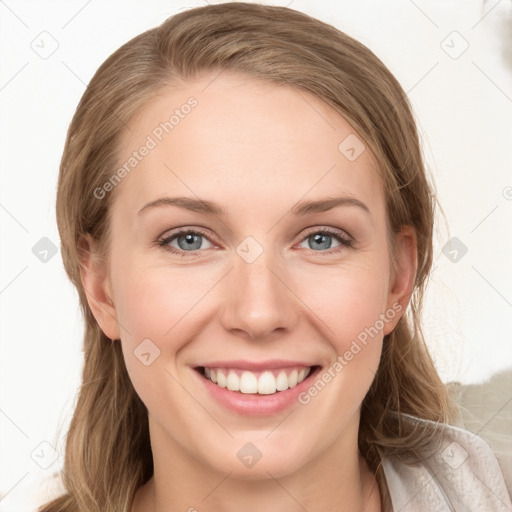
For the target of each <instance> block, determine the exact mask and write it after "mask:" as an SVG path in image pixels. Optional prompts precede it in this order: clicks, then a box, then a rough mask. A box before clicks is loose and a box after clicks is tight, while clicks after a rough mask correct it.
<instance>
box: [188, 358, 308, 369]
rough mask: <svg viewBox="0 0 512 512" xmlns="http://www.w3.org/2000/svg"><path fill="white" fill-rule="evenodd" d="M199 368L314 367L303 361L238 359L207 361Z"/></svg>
mask: <svg viewBox="0 0 512 512" xmlns="http://www.w3.org/2000/svg"><path fill="white" fill-rule="evenodd" d="M201 366H202V367H206V368H237V369H240V370H249V371H251V370H252V371H262V370H272V369H275V368H291V367H293V368H297V367H299V368H301V367H304V368H309V367H311V366H315V365H314V364H311V363H305V362H303V361H289V360H284V359H269V360H267V361H247V360H242V359H238V360H231V361H209V362H207V363H203V364H200V365H196V368H197V367H201Z"/></svg>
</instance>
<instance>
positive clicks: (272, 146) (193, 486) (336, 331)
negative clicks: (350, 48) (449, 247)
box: [82, 73, 416, 512]
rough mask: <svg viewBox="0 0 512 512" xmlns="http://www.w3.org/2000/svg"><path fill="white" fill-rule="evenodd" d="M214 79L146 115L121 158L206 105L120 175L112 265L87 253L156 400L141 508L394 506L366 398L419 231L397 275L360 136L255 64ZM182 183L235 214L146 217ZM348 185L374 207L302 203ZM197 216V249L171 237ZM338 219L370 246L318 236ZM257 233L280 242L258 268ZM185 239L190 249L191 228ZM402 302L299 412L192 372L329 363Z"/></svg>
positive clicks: (183, 192) (135, 370) (111, 315)
mask: <svg viewBox="0 0 512 512" xmlns="http://www.w3.org/2000/svg"><path fill="white" fill-rule="evenodd" d="M214 78H215V75H206V76H203V77H202V78H197V79H196V80H195V81H189V82H187V83H184V84H182V85H180V86H179V87H174V88H169V89H166V90H165V91H164V92H163V93H162V94H160V95H159V96H158V97H157V98H156V99H154V100H152V101H151V102H150V103H149V104H147V105H146V106H145V107H144V108H143V109H142V110H141V111H140V112H139V114H138V115H137V116H136V117H135V118H134V119H132V120H131V122H130V131H127V132H126V133H124V135H123V138H122V144H121V151H120V161H124V160H125V159H126V158H124V157H125V156H126V157H128V156H129V155H130V154H131V152H132V151H133V150H135V149H137V148H139V147H140V146H141V144H143V143H144V141H145V140H146V138H147V136H148V134H151V132H152V130H154V128H155V127H156V126H157V125H158V124H159V123H160V122H162V121H163V120H165V119H167V118H168V117H169V114H168V113H169V112H172V111H173V110H174V109H175V108H177V107H179V106H180V105H182V104H183V103H185V102H186V100H187V99H188V98H189V97H190V96H194V97H195V98H197V100H198V105H197V107H196V108H195V109H193V110H192V112H191V113H190V114H189V115H188V116H186V117H185V118H184V119H182V120H181V121H180V124H179V125H178V126H177V127H176V128H175V129H174V130H173V131H172V132H171V133H170V134H169V135H167V136H166V137H165V138H164V140H163V141H162V142H161V143H160V144H158V146H157V147H156V148H155V149H153V150H152V151H151V152H150V153H149V155H148V156H146V157H145V158H144V159H143V160H142V161H141V162H140V163H139V164H138V166H137V168H136V170H134V171H132V172H131V173H130V174H129V175H128V176H127V177H126V178H124V180H123V181H122V183H120V184H119V185H118V186H117V188H116V190H115V201H114V203H113V207H112V211H111V222H112V239H111V245H110V247H109V259H108V262H107V263H105V262H102V261H101V260H100V259H99V258H97V257H96V256H95V251H96V248H95V246H94V243H93V241H92V240H90V239H89V243H90V246H89V249H90V254H89V256H88V257H87V258H86V259H85V260H84V267H83V273H82V281H83V284H84V287H85V289H86V290H87V294H88V299H89V305H90V307H91V309H92V311H93V313H94V315H95V317H96V319H97V321H98V323H99V325H100V326H101V328H102V330H103V332H104V333H105V334H106V335H107V336H108V337H109V338H111V339H112V340H119V339H120V340H121V341H120V342H121V343H122V347H123V353H124V357H125V361H126V366H127V368H128V371H129V375H130V378H131V380H132V382H133V385H134V387H135V389H136V391H137V393H138V394H139V396H140V397H141V399H142V401H143V402H144V404H145V405H146V406H147V408H148V413H149V425H150V435H151V445H152V452H153V457H154V462H155V472H154V476H153V477H152V478H151V479H150V480H149V482H148V483H147V484H146V485H145V486H143V487H142V488H141V489H139V491H138V493H137V495H136V498H135V500H134V502H133V507H132V512H142V511H144V512H150V511H151V510H158V511H163V510H166V511H171V510H183V511H184V510H189V509H191V507H195V508H196V509H197V510H200V511H206V510H208V511H223V512H234V511H238V510H251V511H256V512H259V511H262V512H263V511H267V510H269V508H268V506H269V505H268V504H269V503H272V508H271V510H272V511H275V512H281V511H282V512H284V511H286V512H290V511H295V510H297V511H298V510H303V509H306V510H308V511H309V512H315V511H322V512H326V511H336V512H340V511H354V512H355V511H359V510H362V509H364V510H365V511H370V512H373V511H379V510H381V505H380V497H379V493H378V489H377V487H376V486H375V479H374V476H373V474H372V473H371V471H370V470H369V469H368V467H367V465H366V463H365V461H364V459H363V458H362V457H361V456H360V454H359V452H358V448H357V434H358V426H359V415H360V406H361V402H362V400H363V398H364V396H365V394H366V392H367V390H368V388H369V386H370V384H371V382H372V380H373V378H374V375H375V372H376V370H377V367H378V364H379V358H380V354H381V349H382V341H383V336H384V335H386V334H388V333H389V332H391V330H392V329H393V328H394V327H395V325H396V323H397V322H398V320H399V318H400V316H401V314H402V313H403V311H404V310H405V308H406V306H407V304H408V301H409V298H410V295H411V290H412V286H413V281H414V275H415V271H416V241H415V235H414V232H413V230H412V229H410V228H407V227H404V229H403V230H402V232H401V233H400V234H398V235H397V238H396V243H397V250H398V260H397V262H396V264H397V270H396V272H394V271H393V270H392V265H391V260H390V247H389V245H388V244H389V241H388V236H387V226H386V209H385V198H386V196H385V192H384V188H383V185H382V183H381V180H380V178H379V176H378V174H377V171H376V164H375V162H374V159H373V157H372V155H371V153H370V151H369V150H368V149H366V151H364V152H363V153H362V154H361V155H360V156H359V157H358V158H357V159H356V160H355V161H349V160H348V159H347V158H346V157H345V156H344V155H343V154H342V153H341V152H340V151H339V150H338V145H339V144H340V142H341V141H342V140H343V139H345V137H347V136H348V135H349V134H354V133H355V131H354V129H353V128H352V127H351V126H350V125H349V124H348V122H347V121H346V120H345V119H344V118H343V117H342V116H340V115H339V114H338V113H336V112H335V111H334V110H332V109H331V108H330V107H329V106H328V105H326V104H324V103H323V102H322V101H321V100H319V99H318V98H316V97H315V96H313V95H311V94H309V93H306V92H304V91H299V90H297V89H293V88H290V87H285V86H281V85H275V84H269V83H262V82H258V81H255V80H254V79H252V78H249V77H245V76H243V75H236V74H229V73H222V74H221V75H220V76H217V77H216V78H215V79H214ZM212 80H213V81H212ZM208 84H209V85H208ZM178 195H179V196H188V197H194V198H197V197H199V198H201V199H204V200H211V201H215V202H217V203H219V204H220V205H221V206H222V207H223V208H225V209H226V211H227V216H226V217H225V218H220V217H219V216H216V215H211V214H206V213H194V212H189V211H186V210H185V209H182V208H179V207H177V206H162V207H157V208H148V209H146V211H145V212H144V213H143V214H140V215H138V213H137V212H138V211H139V210H140V209H141V208H142V207H143V206H144V205H145V204H147V203H149V202H150V201H154V200H155V199H158V198H160V197H163V196H178ZM338 196H344V197H351V198H356V199H358V200H359V201H362V202H363V203H364V204H365V205H366V206H367V208H368V210H369V211H368V212H367V211H365V210H364V209H363V208H361V207H357V206H342V207H338V208H334V209H332V210H329V211H326V212H320V213H310V214H307V215H305V216H301V217H296V216H293V215H291V214H290V213H289V211H290V209H291V208H292V207H293V206H294V205H295V204H296V203H297V202H298V201H300V200H315V199H321V198H326V197H338ZM181 226H186V227H187V228H190V229H191V230H194V228H203V230H204V231H206V233H207V235H208V238H206V237H203V238H199V241H198V245H196V246H194V247H200V248H199V249H196V250H195V251H190V250H189V252H187V251H186V250H184V249H181V252H182V253H185V256H184V257H182V256H180V255H178V254H173V253H170V252H168V251H166V250H165V249H164V248H163V247H158V246H157V245H156V244H155V241H157V240H158V239H159V238H163V237H164V236H163V235H165V236H166V237H167V236H169V235H170V234H172V230H173V229H174V230H175V228H177V227H181ZM308 228H309V229H308ZM322 228H331V229H334V230H338V231H339V232H340V234H341V235H342V236H347V234H348V235H350V237H351V238H352V239H353V240H354V242H353V246H352V247H346V246H344V245H342V244H340V242H338V241H337V239H336V238H335V237H332V238H327V241H326V243H327V245H325V244H324V245H322V243H321V242H320V245H319V243H318V242H317V243H315V238H314V235H315V234H316V233H318V232H320V233H322ZM248 236H252V237H253V238H254V239H255V240H256V241H257V242H258V244H259V245H260V246H261V248H262V249H263V253H262V254H261V255H260V256H259V257H258V258H257V259H256V260H255V261H254V262H252V263H248V262H247V261H245V260H244V259H243V258H241V257H240V256H239V255H238V254H237V252H236V249H237V247H238V246H239V244H240V243H241V242H242V241H243V240H244V239H245V238H246V237H248ZM181 240H182V245H181V247H183V246H184V242H183V238H182V239H181ZM201 240H202V244H201V245H200V246H199V243H200V241H201ZM329 242H330V244H331V245H330V247H329V245H328V244H329ZM170 244H171V245H172V247H173V248H175V249H176V250H178V251H179V250H180V246H179V245H178V240H177V239H174V241H173V242H170ZM193 252H194V253H195V255H192V256H191V255H190V254H191V253H193ZM393 304H395V305H396V304H400V306H401V308H402V309H401V313H399V314H396V315H395V317H394V319H393V320H392V321H389V322H387V323H385V325H384V327H383V329H382V330H381V331H380V332H379V334H378V335H377V336H375V337H374V338H372V339H371V342H370V343H368V344H367V346H366V347H364V349H363V350H361V351H360V352H359V353H358V354H357V355H356V356H354V358H353V359H352V360H351V361H350V362H349V363H348V364H347V365H346V366H345V367H344V368H343V370H342V371H340V372H338V373H337V375H336V377H335V378H334V379H332V381H331V382H330V383H329V384H328V385H327V386H326V387H325V389H323V390H322V391H321V392H320V393H319V394H318V395H317V396H316V397H315V398H314V399H312V400H311V402H310V403H309V404H307V405H302V404H300V403H296V404H294V405H293V406H292V407H291V408H290V409H288V410H286V411H284V412H283V413H279V414H274V415H270V416H266V417H251V416H243V415H240V414H236V413H234V412H231V411H228V410H227V409H225V408H223V407H222V406H221V405H219V404H217V403H216V402H214V401H213V400H212V398H210V396H209V394H208V393H207V392H206V390H205V389H204V386H203V385H202V384H203V383H202V382H201V381H200V380H198V378H197V375H196V374H195V373H194V372H195V371H194V370H193V369H192V368H193V366H194V365H197V364H200V363H201V362H206V361H213V360H218V359H220V358H222V359H226V360H230V359H246V360H256V361H260V360H265V359H293V360H304V361H311V364H320V365H322V366H323V367H324V369H327V368H329V367H330V366H331V365H332V363H333V362H334V361H336V358H337V356H338V355H342V354H344V353H345V352H346V350H347V349H348V348H349V347H350V345H351V343H352V341H353V340H354V339H356V337H357V335H358V334H359V333H360V332H361V331H363V330H364V329H365V328H366V327H369V326H372V325H374V324H375V322H376V320H377V319H378V318H379V315H381V314H383V313H385V312H386V311H387V310H389V309H390V308H392V306H393ZM146 338H149V339H151V340H152V342H153V343H154V344H155V345H156V346H158V348H159V349H160V356H159V357H158V358H157V359H155V360H154V361H153V362H152V364H150V365H149V366H145V365H144V364H142V363H141V362H140V361H139V360H138V359H137V358H136V357H135V356H134V354H133V351H134V350H135V349H136V347H137V346H138V345H139V344H140V343H141V341H142V340H144V339H146ZM113 343H119V341H113ZM247 442H251V443H253V444H254V445H256V446H257V447H258V449H259V450H260V452H261V453H262V457H261V459H260V460H259V461H258V462H257V463H256V464H255V465H254V466H252V467H250V468H249V467H246V466H245V465H244V464H242V463H241V462H240V460H239V459H238V458H237V456H236V454H237V452H238V451H239V450H240V448H241V447H242V446H244V445H245V444H246V443H247ZM155 500H156V501H155Z"/></svg>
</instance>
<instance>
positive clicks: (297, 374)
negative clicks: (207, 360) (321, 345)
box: [204, 368, 311, 395]
mask: <svg viewBox="0 0 512 512" xmlns="http://www.w3.org/2000/svg"><path fill="white" fill-rule="evenodd" d="M310 371H311V368H301V369H300V370H298V369H297V368H294V369H293V370H291V371H289V373H287V372H286V371H285V370H281V371H279V373H278V374H277V377H276V376H274V372H272V371H270V370H266V371H264V372H262V373H260V374H259V376H257V375H256V374H254V373H253V372H250V371H247V370H245V371H241V370H240V371H238V372H237V371H235V370H225V369H223V368H217V369H212V368H205V369H204V375H205V377H206V378H207V379H209V380H211V381H212V382H214V383H216V384H217V385H218V386H220V387H221V388H227V389H229V390H230V391H240V392H241V393H245V394H248V393H253V394H254V393H257V394H260V395H273V394H274V393H276V392H277V391H286V390H287V389H289V388H294V387H295V386H296V385H297V384H299V383H301V382H302V381H303V380H304V379H305V378H306V377H307V376H308V375H309V372H310ZM240 372H241V375H240V376H239V373H240Z"/></svg>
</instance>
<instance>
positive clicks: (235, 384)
mask: <svg viewBox="0 0 512 512" xmlns="http://www.w3.org/2000/svg"><path fill="white" fill-rule="evenodd" d="M226 387H227V388H228V389H229V390H230V391H239V390H240V377H239V376H238V375H237V374H236V372H229V374H228V381H227V386H226Z"/></svg>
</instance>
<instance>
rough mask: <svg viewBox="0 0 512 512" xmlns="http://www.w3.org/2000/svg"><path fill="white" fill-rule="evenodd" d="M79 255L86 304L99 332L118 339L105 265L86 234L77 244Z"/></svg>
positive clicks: (117, 326) (92, 240) (115, 315)
mask: <svg viewBox="0 0 512 512" xmlns="http://www.w3.org/2000/svg"><path fill="white" fill-rule="evenodd" d="M78 250H79V254H80V267H81V268H80V279H81V281H82V286H83V287H84V291H85V294H86V296H87V302H88V303H89V308H90V309H91V311H92V313H93V315H94V318H96V321H97V322H98V325H99V326H100V328H101V330H102V331H103V332H104V333H105V335H106V336H107V337H108V338H110V339H111V340H117V339H119V338H120V332H119V324H118V322H117V313H116V309H115V306H114V304H113V302H112V300H111V296H112V293H111V288H110V281H109V277H108V271H107V265H106V262H105V261H103V260H102V259H101V258H100V257H99V255H98V251H97V248H96V243H95V241H94V239H93V238H92V236H91V235H90V234H89V233H88V234H87V235H86V236H82V237H81V238H80V240H79V242H78Z"/></svg>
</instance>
